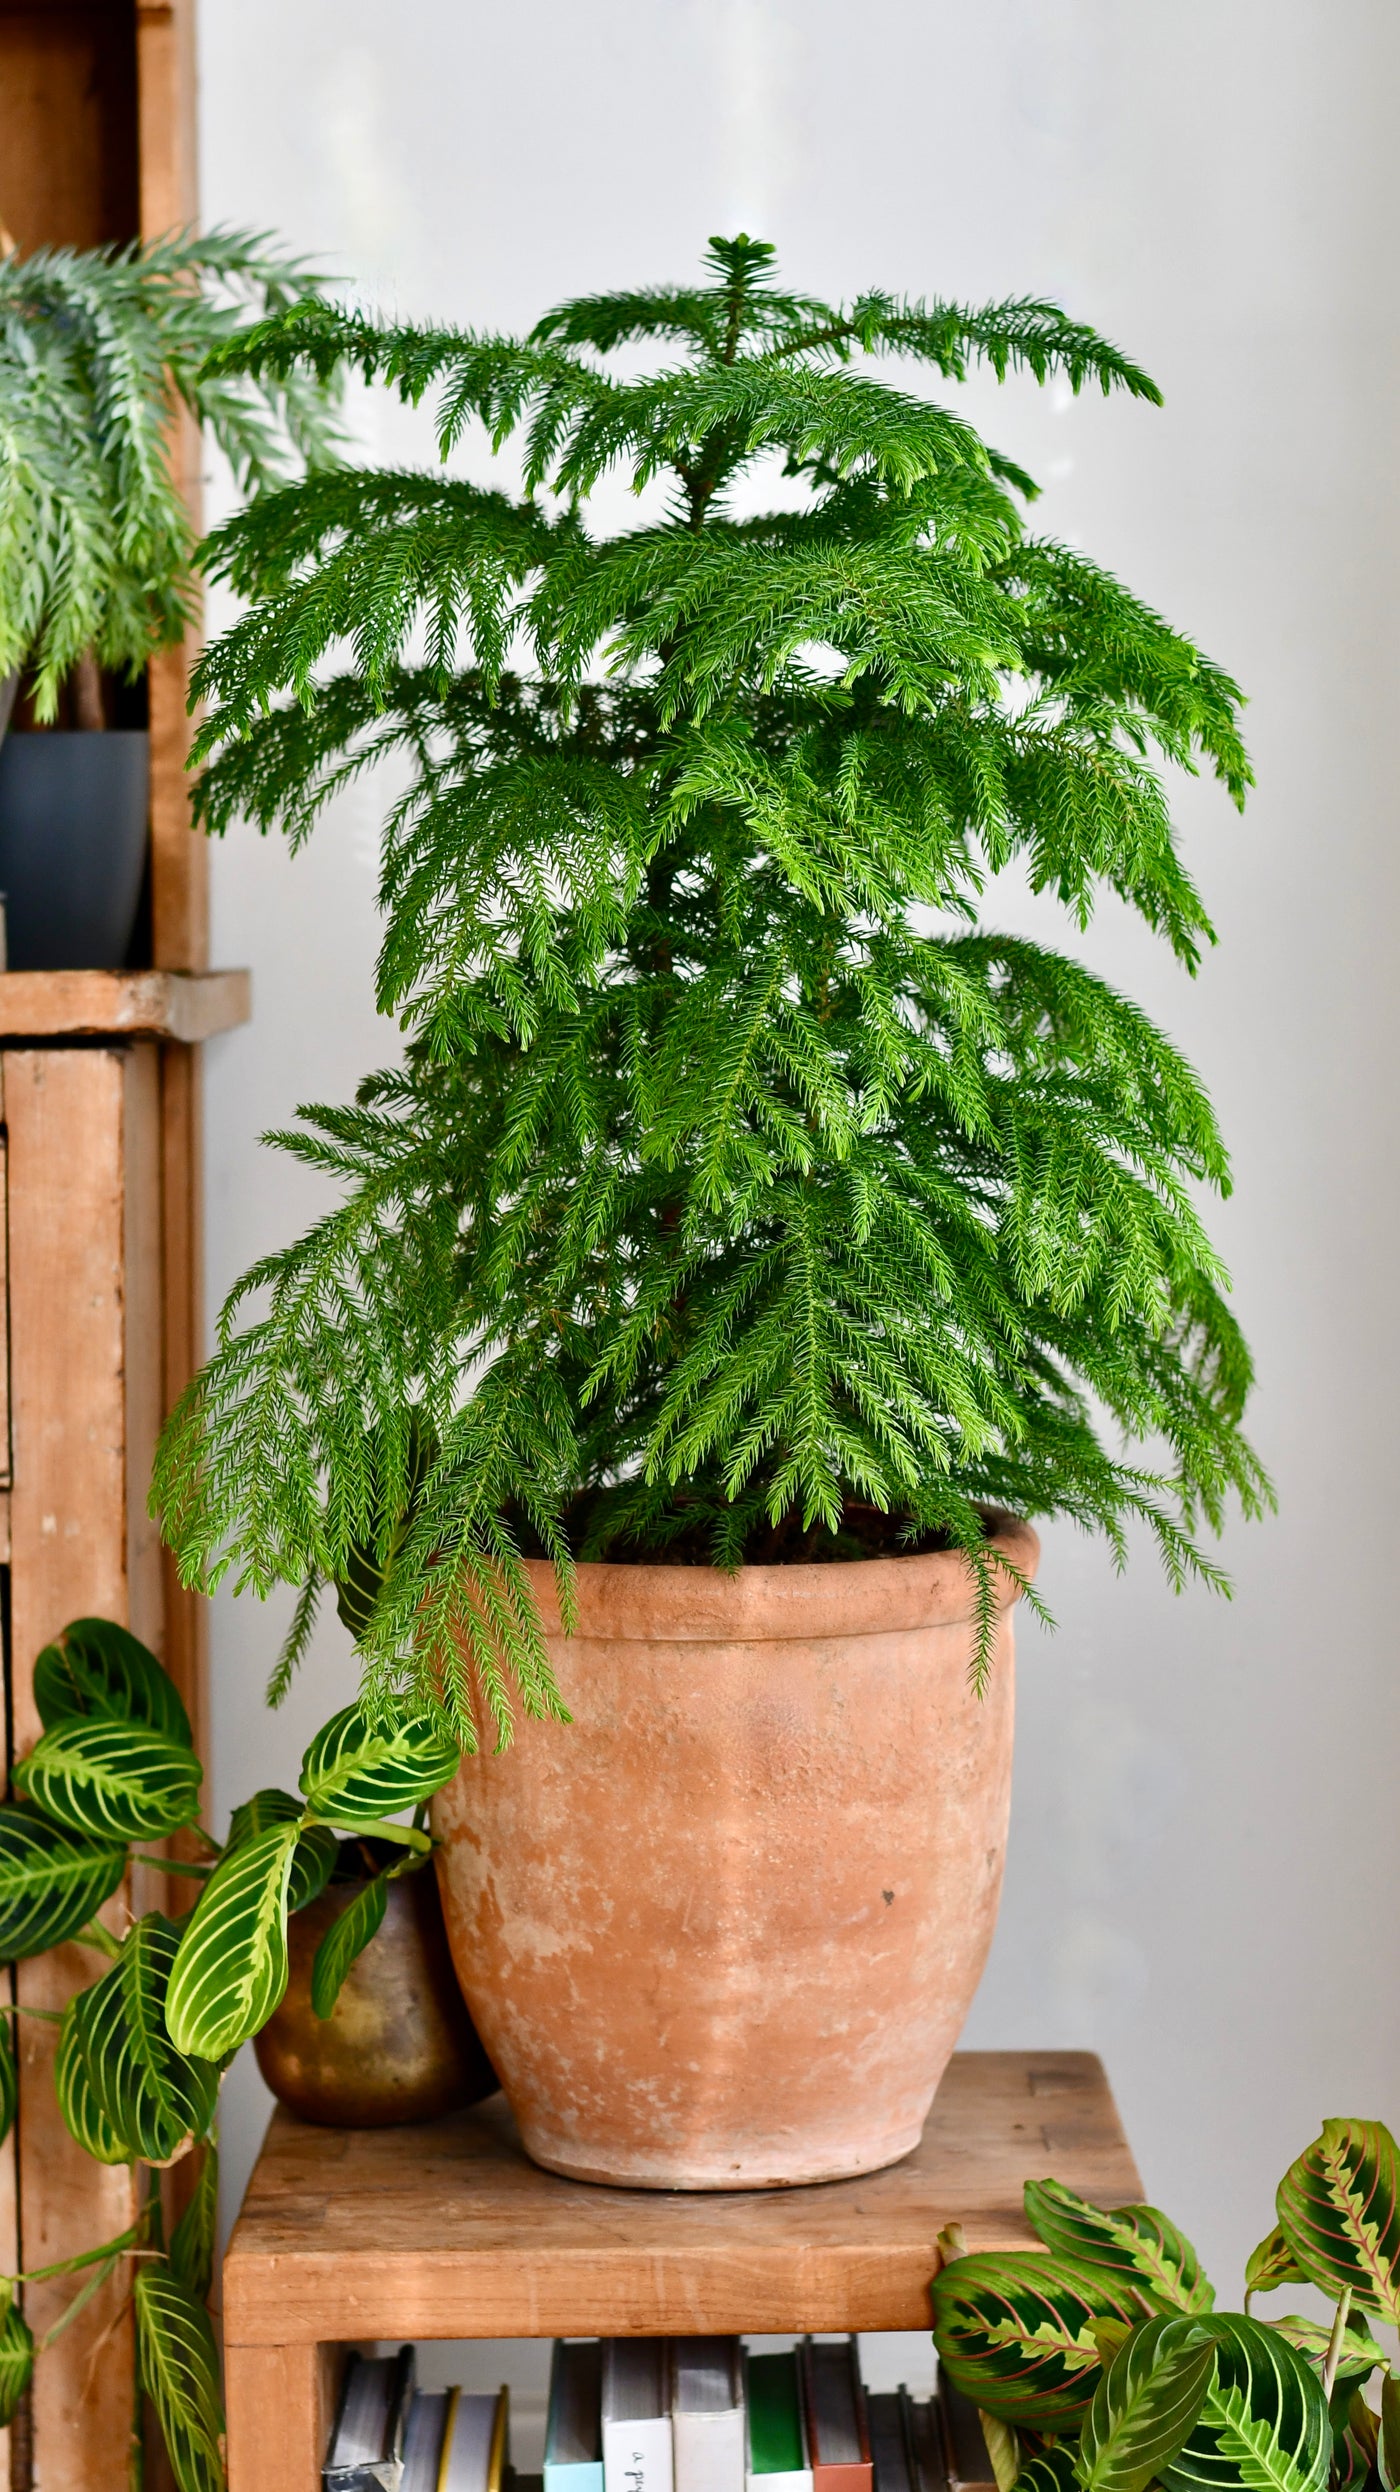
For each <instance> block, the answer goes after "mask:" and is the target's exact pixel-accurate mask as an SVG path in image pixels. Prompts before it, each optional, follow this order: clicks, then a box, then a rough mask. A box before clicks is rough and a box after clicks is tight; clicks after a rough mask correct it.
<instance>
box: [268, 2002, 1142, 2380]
mask: <svg viewBox="0 0 1400 2492" xmlns="http://www.w3.org/2000/svg"><path fill="white" fill-rule="evenodd" d="M1047 2173H1053V2174H1054V2175H1055V2176H1056V2177H1057V2178H1059V2179H1061V2180H1063V2181H1066V2182H1068V2183H1069V2185H1070V2186H1071V2187H1072V2188H1074V2189H1077V2190H1079V2191H1081V2192H1082V2193H1083V2194H1085V2195H1086V2196H1089V2197H1094V2198H1099V2199H1103V2200H1105V2201H1106V2202H1107V2203H1109V2204H1116V2203H1121V2202H1123V2201H1125V2200H1128V2199H1131V2198H1134V2197H1136V2196H1137V2195H1138V2194H1139V2189H1140V2184H1139V2181H1138V2176H1137V2172H1136V2170H1135V2168H1134V2164H1133V2159H1132V2156H1131V2154H1130V2152H1129V2149H1128V2145H1127V2142H1126V2140H1125V2138H1124V2135H1123V2131H1122V2127H1121V2125H1120V2123H1119V2120H1118V2115H1117V2112H1116V2111H1115V2109H1114V2105H1113V2099H1112V2096H1111V2094H1110V2093H1109V2089H1108V2084H1107V2080H1106V2079H1105V2076H1104V2073H1103V2069H1102V2067H1101V2066H1100V2064H1099V2062H1098V2060H1097V2059H1095V2058H1093V2057H1092V2056H1091V2055H1090V2054H1089V2053H1087V2052H1077V2051H1051V2052H1007V2051H998V2052H980V2051H963V2052H959V2053H958V2054H957V2055H956V2057H955V2058H954V2059H953V2061H952V2064H951V2066H950V2068H949V2071H948V2074H947V2076H946V2077H945V2078H944V2081H943V2083H942V2085H941V2086H940V2088H939V2091H938V2094H937V2097H936V2099H935V2101H934V2106H933V2110H932V2112H931V2113H930V2115H929V2120H928V2125H927V2127H926V2129H925V2131H924V2136H923V2141H922V2143H921V2145H920V2146H919V2147H918V2148H917V2149H916V2151H915V2152H914V2153H913V2154H912V2155H910V2156H908V2157H907V2158H906V2159H905V2161H904V2162H903V2163H899V2164H895V2165H893V2166H892V2167H891V2168H890V2169H889V2170H888V2171H885V2172H877V2173H875V2174H873V2175H872V2176H871V2177H870V2178H868V2179H865V2180H855V2181H838V2182H834V2183H828V2184H827V2185H826V2186H824V2187H822V2188H816V2189H786V2190H775V2191H770V2192H753V2193H734V2194H730V2193H728V2192H717V2193H710V2192H706V2193H704V2194H702V2195H680V2194H673V2193H670V2192H652V2191H649V2190H627V2189H605V2188H597V2187H593V2186H591V2185H590V2184H588V2183H586V2182H579V2181H566V2180H560V2179H557V2178H555V2177H554V2176H553V2175H552V2174H550V2173H547V2172H543V2171H541V2170H540V2169H539V2168H538V2167H537V2166H536V2165H534V2164H532V2163H530V2162H529V2161H528V2160H527V2158H526V2156H525V2155H524V2153H523V2151H522V2149H521V2147H520V2145H519V2143H518V2141H517V2139H516V2136H515V2132H514V2128H513V2125H512V2123H511V2120H510V2115H509V2113H508V2112H507V2110H506V2107H505V2103H504V2100H503V2098H502V2097H501V2096H499V2095H498V2096H496V2097H494V2098H493V2100H492V2101H491V2102H490V2103H487V2104H483V2105H481V2106H479V2107H478V2108H477V2110H475V2111H473V2112H464V2113H461V2114H459V2115H457V2116H456V2117H455V2118H453V2119H450V2120H443V2121H437V2122H432V2123H429V2124H425V2125H424V2126H422V2127H414V2128H405V2129H383V2130H378V2131H372V2130H357V2131H351V2130H338V2131H337V2130H331V2129H315V2128H310V2127H307V2126H305V2125H303V2124H302V2123H300V2122H298V2121H296V2120H294V2119H292V2117H291V2116H290V2114H288V2113H286V2112H283V2111H279V2112H277V2113H276V2114H275V2115H274V2117H273V2120H272V2124H271V2127H270V2129H269V2131H268V2137H267V2142H266V2144H265V2146H264V2148H263V2152H262V2155H261V2158H260V2160H259V2163H258V2166H257V2169H256V2171H255V2172H254V2175H253V2179H252V2181H251V2183H250V2185H249V2189H248V2194H247V2196H246V2198H245V2200H244V2205H243V2212H242V2214H241V2216H240V2218H239V2221H238V2224H237V2227H236V2229H235V2231H234V2235H233V2239H232V2241H231V2243H230V2246H229V2251H228V2256H227V2258H226V2259H225V2262H224V2331H225V2342H226V2345H227V2347H228V2350H229V2359H230V2362H231V2364H233V2365H235V2366H236V2364H237V2361H238V2358H239V2357H238V2349H239V2348H241V2347H244V2346H254V2347H257V2346H270V2345H274V2344H308V2343H313V2342H334V2341H337V2340H339V2341H342V2342H344V2341H354V2340H357V2339H364V2338H387V2337H456V2336H562V2335H582V2336H592V2335H639V2336H648V2335H665V2334H670V2333H673V2332H674V2333H677V2334H695V2335H723V2334H727V2333H729V2332H731V2331H740V2332H742V2331H757V2332H758V2333H761V2334H767V2333H776V2332H780V2331H784V2332H785V2331H788V2330H803V2329H809V2328H810V2329H819V2330H825V2329H839V2330H844V2329H847V2328H856V2329H860V2328H867V2329H879V2328H921V2327H927V2325H928V2322H929V2304H928V2285H929V2279H930V2277H931V2276H932V2275H933V2273H934V2270H935V2268H936V2267H937V2264H938V2253H937V2249H936V2247H935V2244H936V2240H937V2236H938V2234H939V2232H940V2231H941V2230H942V2228H943V2226H944V2225H945V2224H947V2223H950V2222H953V2221H956V2222H959V2223H961V2224H962V2226H963V2228H964V2231H965V2234H966V2236H967V2241H968V2246H969V2247H970V2248H972V2249H992V2248H1011V2247H1016V2246H1024V2245H1027V2244H1030V2243H1031V2240H1032V2236H1031V2234H1030V2231H1029V2229H1028V2227H1027V2225H1026V2221H1025V2218H1024V2215H1023V2214H1022V2211H1021V2190H1022V2185H1023V2183H1024V2182H1025V2181H1026V2180H1027V2179H1028V2178H1032V2177H1034V2178H1041V2177H1044V2176H1045V2175H1046V2174H1047Z"/></svg>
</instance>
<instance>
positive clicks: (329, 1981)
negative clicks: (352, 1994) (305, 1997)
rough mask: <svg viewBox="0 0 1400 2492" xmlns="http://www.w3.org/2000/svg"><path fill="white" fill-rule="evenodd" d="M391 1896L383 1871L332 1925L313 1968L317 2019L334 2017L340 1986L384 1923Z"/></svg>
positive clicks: (364, 1888)
mask: <svg viewBox="0 0 1400 2492" xmlns="http://www.w3.org/2000/svg"><path fill="white" fill-rule="evenodd" d="M388 1893H389V1881H388V1877H387V1874H386V1873H385V1872H383V1871H381V1872H380V1875H379V1876H378V1877H377V1878H371V1879H370V1880H369V1883H368V1885H366V1886H362V1887H361V1888H360V1890H359V1893H358V1894H356V1895H352V1897H351V1899H350V1901H349V1903H348V1904H347V1905H346V1907H345V1909H344V1911H343V1912H338V1913H337V1914H336V1917H335V1919H334V1920H333V1921H332V1923H331V1925H330V1928H329V1929H328V1930H327V1932H326V1934H325V1937H324V1938H323V1939H322V1941H321V1944H320V1946H319V1947H318V1948H317V1950H316V1961H315V1963H314V1964H313V1965H312V1967H311V2004H312V2007H313V2008H314V2009H315V2011H316V2014H317V2015H318V2016H320V2017H327V2016H333V2015H334V2013H335V2003H336V2000H337V1999H338V1998H339V1997H340V1985H341V1983H342V1982H343V1981H344V1979H345V1976H346V1974H347V1973H348V1972H349V1970H350V1967H351V1965H352V1964H353V1963H354V1961H355V1958H356V1956H358V1955H363V1953H364V1951H365V1949H366V1947H367V1946H368V1945H369V1942H370V1940H371V1939H372V1938H373V1936H374V1934H375V1931H376V1930H377V1929H378V1927H379V1924H380V1922H381V1921H382V1920H383V1918H384V1905H385V1901H386V1898H387V1896H388Z"/></svg>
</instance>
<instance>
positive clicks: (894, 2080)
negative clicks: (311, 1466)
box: [434, 1516, 1039, 2189]
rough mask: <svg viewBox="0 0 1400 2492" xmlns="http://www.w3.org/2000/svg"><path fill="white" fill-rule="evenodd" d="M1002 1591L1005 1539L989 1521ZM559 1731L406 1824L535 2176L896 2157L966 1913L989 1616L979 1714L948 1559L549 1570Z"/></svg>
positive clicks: (932, 1554)
mask: <svg viewBox="0 0 1400 2492" xmlns="http://www.w3.org/2000/svg"><path fill="white" fill-rule="evenodd" d="M991 1523H992V1528H991V1534H990V1545H991V1546H992V1547H993V1548H995V1549H999V1550H1000V1551H1001V1552H1002V1553H1004V1554H1005V1555H1006V1557H1007V1558H1008V1559H1009V1560H1010V1561H1011V1563H1012V1565H1013V1566H1014V1567H1015V1568H1017V1569H1018V1570H1019V1572H1020V1573H1021V1574H1022V1575H1024V1576H1027V1577H1028V1576H1029V1575H1030V1574H1032V1573H1033V1571H1034V1568H1035V1563H1036V1559H1037V1556H1038V1554H1039V1551H1038V1543H1037V1541H1036V1537H1035V1534H1034V1533H1033V1532H1032V1531H1031V1530H1030V1528H1029V1526H1027V1525H1025V1524H1022V1523H1018V1522H1016V1521H1014V1520H1013V1519H1012V1518H1011V1517H1010V1516H996V1517H994V1518H991ZM531 1577H532V1581H533V1584H534V1587H535V1591H536V1594H537V1597H538V1599H539V1602H540V1606H541V1612H542V1615H543V1616H544V1619H545V1622H546V1633H547V1640H548V1643H549V1647H550V1653H551V1658H552V1660H553V1663H554V1666H555V1669H556V1671H557V1674H558V1677H559V1681H560V1684H561V1687H562V1689H563V1691H564V1695H565V1699H566V1701H567V1703H568V1704H569V1706H570V1708H571V1711H572V1713H573V1716H574V1719H573V1721H572V1723H571V1724H569V1725H563V1724H554V1723H548V1724H546V1723H535V1722H527V1723H524V1724H522V1725H521V1726H520V1728H519V1730H518V1732H517V1736H516V1739H515V1741H514V1744H513V1745H512V1746H511V1747H510V1748H509V1749H508V1750H507V1751H506V1752H505V1753H504V1754H503V1755H500V1756H496V1755H492V1754H489V1753H488V1754H484V1755H480V1756H477V1757H470V1758H467V1759H466V1760H465V1761H464V1763H463V1766H462V1770H461V1772H460V1774H459V1775H458V1776H457V1778H456V1780H455V1781H454V1782H453V1783H452V1784H450V1785H449V1786H448V1788H447V1789H446V1790H445V1791H444V1792H441V1793H440V1794H439V1795H438V1798H437V1800H436V1801H435V1802H434V1826H435V1831H436V1832H437V1833H438V1834H439V1836H440V1838H441V1849H440V1850H439V1852H438V1855H437V1862H438V1877H439V1883H440V1885H441V1887H442V1890H443V1900H444V1906H445V1909H446V1914H447V1926H448V1934H449V1937H450V1939H451V1944H452V1953H453V1959H454V1961H455V1963H456V1966H457V1971H458V1976H459V1978H460V1980H461V1982H462V1986H463V1989H464V1991H465V1994H466V1997H467V2000H468V2002H469V2004H470V2006H471V2010H472V2014H473V2018H474V2020H475V2022H476V2024H477V2027H478V2030H479V2031H480V2033H481V2036H482V2039H483V2042H484V2043H485V2046H486V2048H487V2050H488V2051H489V2053H490V2055H491V2058H492V2061H493V2063H494V2065H495V2066H496V2068H497V2069H498V2070H499V2072H500V2075H501V2080H502V2083H503V2085H504V2086H505V2089H506V2093H507V2095H508V2097H509V2099H510V2103H511V2107H512V2109H513V2111H514V2112H515V2115H516V2118H517V2120H518V2122H519V2125H520V2130H521V2135H522V2138H523V2141H524V2144H525V2146H526V2148H527V2150H528V2151H529V2153H530V2154H531V2155H533V2156H534V2158H535V2160H536V2161H537V2162H540V2163H543V2164H545V2165H547V2166H548V2167H549V2168H550V2169H552V2170H555V2171H559V2172H564V2173H568V2174H569V2175H571V2176H572V2177H575V2178H578V2179H584V2180H596V2181H608V2182H614V2183H622V2184H626V2185H629V2186H633V2187H642V2188H656V2189H736V2188H737V2189H751V2188H766V2187H778V2186H785V2185H791V2184H794V2183H799V2182H809V2181H820V2180H834V2179H839V2178H846V2177H850V2176H852V2175H854V2174H857V2173H860V2172H868V2171H874V2170H877V2169H879V2168H880V2167H881V2166H882V2165H884V2164H887V2163H891V2162H895V2161H897V2160H898V2158H899V2157H900V2156H901V2155H904V2154H907V2153H908V2152H909V2151H910V2150H911V2149H912V2148H913V2146H914V2145H915V2144H916V2143H917V2142H918V2138H919V2135H920V2133H921V2131H922V2127H923V2123H924V2120H925V2118H926V2117H927V2114H928V2108H929V2105H930V2103H931V2101H932V2099H933V2094H934V2090H935V2087H936V2086H937V2083H938V2080H939V2078H940V2077H941V2075H942V2073H943V2070H944V2067H945V2066H946V2064H947V2061H948V2058H949V2056H950V2055H951V2053H952V2050H953V2047H954V2044H955V2043H956V2041H957V2038H958V2034H959V2032H960V2030H961V2028H962V2025H963V2022H964V2020H965V2018H966V2015H967V2011H968V2008H969V2006H970V2004H971V2001H972V1996H973V1993H974V1991H975V1989H976V1986H977V1982H978V1979H979V1978H980V1975H981V1972H982V1967H983V1964H984V1962H985V1960H986V1955H987V1950H988V1947H989V1945H990V1943H991V1937H992V1932H993V1928H994V1925H995V1920H996V1911H997V1904H998V1900H999V1895H1000V1888H1001V1875H1002V1862H1003V1857H1004V1852H1005V1841H1006V1826H1007V1816H1008V1810H1009V1802H1010V1779H1011V1742H1012V1714H1013V1658H1012V1605H1013V1602H1014V1600H1015V1597H1016V1591H1017V1586H1016V1582H1015V1580H1014V1578H1013V1577H1011V1576H1008V1577H1006V1578H1005V1579H1004V1582H1003V1588H1002V1592H1001V1595H1000V1597H999V1614H998V1623H997V1630H996V1649H995V1655H994V1660H993V1666H992V1672H991V1678H990V1682H989V1686H988V1691H987V1694H986V1697H985V1698H984V1699H983V1700H982V1701H980V1702H979V1700H978V1698H977V1697H976V1695H975V1694H974V1692H973V1689H972V1687H971V1684H970V1676H969V1672H970V1664H971V1661H972V1656H973V1650H974V1643H975V1617H974V1599H973V1590H974V1586H973V1578H972V1573H971V1569H970V1568H969V1566H968V1564H967V1561H966V1560H965V1559H964V1558H963V1557H962V1556H961V1555H960V1554H959V1553H957V1552H956V1551H950V1550H938V1549H935V1550H931V1551H926V1552H924V1553H921V1554H917V1555H913V1556H891V1557H874V1558H869V1559H864V1560H856V1561H849V1560H846V1559H843V1558H841V1557H833V1558H831V1559H830V1560H828V1561H826V1562H821V1561H818V1562H810V1563H797V1564H781V1563H780V1564H774V1565H746V1566H745V1567H744V1568H743V1570H742V1571H741V1572H740V1573H739V1574H738V1575H735V1576H724V1575H721V1574H719V1573H718V1572H716V1570H715V1569H714V1568H713V1567H710V1566H707V1565H668V1566H661V1565H655V1564H614V1563H609V1564H594V1565H585V1566H582V1567H581V1568H580V1569H579V1624H578V1632H577V1633H576V1634H575V1635H574V1636H572V1637H566V1636H565V1635H564V1634H563V1631H562V1626H561V1623H560V1619H559V1612H558V1607H557V1603H556V1600H555V1596H554V1585H553V1576H552V1573H551V1570H550V1569H549V1568H548V1567H547V1566H546V1565H544V1564H542V1563H540V1562H533V1563H532V1564H531Z"/></svg>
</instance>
